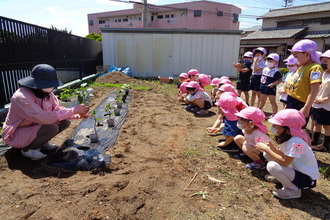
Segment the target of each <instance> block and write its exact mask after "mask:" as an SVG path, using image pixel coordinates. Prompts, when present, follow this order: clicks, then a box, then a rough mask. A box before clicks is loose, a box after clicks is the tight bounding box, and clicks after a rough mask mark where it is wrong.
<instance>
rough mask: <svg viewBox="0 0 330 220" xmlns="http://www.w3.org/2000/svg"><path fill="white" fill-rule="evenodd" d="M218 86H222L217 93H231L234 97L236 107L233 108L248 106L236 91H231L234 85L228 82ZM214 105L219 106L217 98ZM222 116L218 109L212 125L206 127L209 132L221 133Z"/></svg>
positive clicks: (222, 125) (240, 108) (239, 108)
mask: <svg viewBox="0 0 330 220" xmlns="http://www.w3.org/2000/svg"><path fill="white" fill-rule="evenodd" d="M220 88H222V89H221V90H220V89H219V94H220V95H221V94H222V93H227V94H228V95H231V96H233V97H234V98H236V107H235V108H236V109H237V111H241V110H242V109H244V108H246V107H248V105H247V104H246V103H245V102H244V100H243V99H241V98H240V97H238V96H237V93H236V94H235V93H234V92H231V91H232V89H234V90H235V88H234V86H232V85H230V84H224V85H222V86H221V87H220ZM228 88H229V89H228ZM226 90H227V91H226ZM215 105H216V106H218V107H219V105H220V103H219V100H218V101H217V102H216V103H215ZM222 118H223V115H222V114H221V110H220V109H219V114H218V117H217V119H216V120H215V122H214V124H213V126H212V127H208V128H207V131H208V132H209V133H210V134H220V133H221V131H222V129H223V127H224V123H223V119H222Z"/></svg>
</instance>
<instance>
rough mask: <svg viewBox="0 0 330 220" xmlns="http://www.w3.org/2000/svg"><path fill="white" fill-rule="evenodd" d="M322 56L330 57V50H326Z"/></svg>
mask: <svg viewBox="0 0 330 220" xmlns="http://www.w3.org/2000/svg"><path fill="white" fill-rule="evenodd" d="M322 57H326V58H330V50H327V51H325V52H324V53H323V54H322V55H321V56H320V58H322Z"/></svg>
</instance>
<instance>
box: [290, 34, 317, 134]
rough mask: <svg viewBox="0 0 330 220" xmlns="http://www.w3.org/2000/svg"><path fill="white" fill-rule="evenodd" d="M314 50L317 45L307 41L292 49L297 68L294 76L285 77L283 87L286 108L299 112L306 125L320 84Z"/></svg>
mask: <svg viewBox="0 0 330 220" xmlns="http://www.w3.org/2000/svg"><path fill="white" fill-rule="evenodd" d="M316 50H317V44H316V43H315V42H314V41H312V40H308V39H304V40H301V41H298V42H297V43H296V44H295V45H294V46H293V47H292V49H291V50H290V51H291V54H292V55H293V56H294V58H296V59H297V61H298V65H299V68H298V70H297V71H296V72H295V73H294V74H292V75H291V76H290V77H287V80H286V85H285V87H284V89H285V91H286V93H287V94H288V98H287V103H286V108H294V109H297V110H300V111H301V112H302V113H303V114H304V116H305V118H306V124H307V122H308V119H309V114H310V109H311V107H312V104H313V102H314V100H315V98H316V95H317V93H318V90H319V87H320V84H321V82H322V72H323V70H322V67H321V66H320V60H319V58H318V56H317V53H316ZM306 124H305V126H304V128H305V127H306Z"/></svg>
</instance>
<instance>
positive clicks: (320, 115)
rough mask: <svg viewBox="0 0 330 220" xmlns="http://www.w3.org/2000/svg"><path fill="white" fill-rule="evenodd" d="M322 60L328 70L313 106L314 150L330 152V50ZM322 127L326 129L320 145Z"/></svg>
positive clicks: (322, 56)
mask: <svg viewBox="0 0 330 220" xmlns="http://www.w3.org/2000/svg"><path fill="white" fill-rule="evenodd" d="M320 59H321V62H322V63H323V64H326V69H325V71H324V73H323V76H322V84H321V86H320V90H319V92H318V94H317V96H316V99H315V101H314V103H313V105H312V107H313V110H312V115H313V119H314V120H315V122H316V123H315V126H314V129H313V136H312V149H313V150H315V151H321V152H326V151H328V152H330V117H329V116H330V50H327V51H325V52H324V53H323V54H322V55H321V56H320ZM322 127H323V128H324V138H323V143H322V144H318V139H319V137H320V135H321V129H322Z"/></svg>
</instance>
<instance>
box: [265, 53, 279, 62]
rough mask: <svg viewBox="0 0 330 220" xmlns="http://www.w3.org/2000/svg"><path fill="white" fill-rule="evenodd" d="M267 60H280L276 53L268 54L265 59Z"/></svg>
mask: <svg viewBox="0 0 330 220" xmlns="http://www.w3.org/2000/svg"><path fill="white" fill-rule="evenodd" d="M267 58H269V59H272V60H275V61H277V62H278V61H279V60H280V56H279V55H278V54H277V53H270V54H268V56H267V57H266V59H267Z"/></svg>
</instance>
